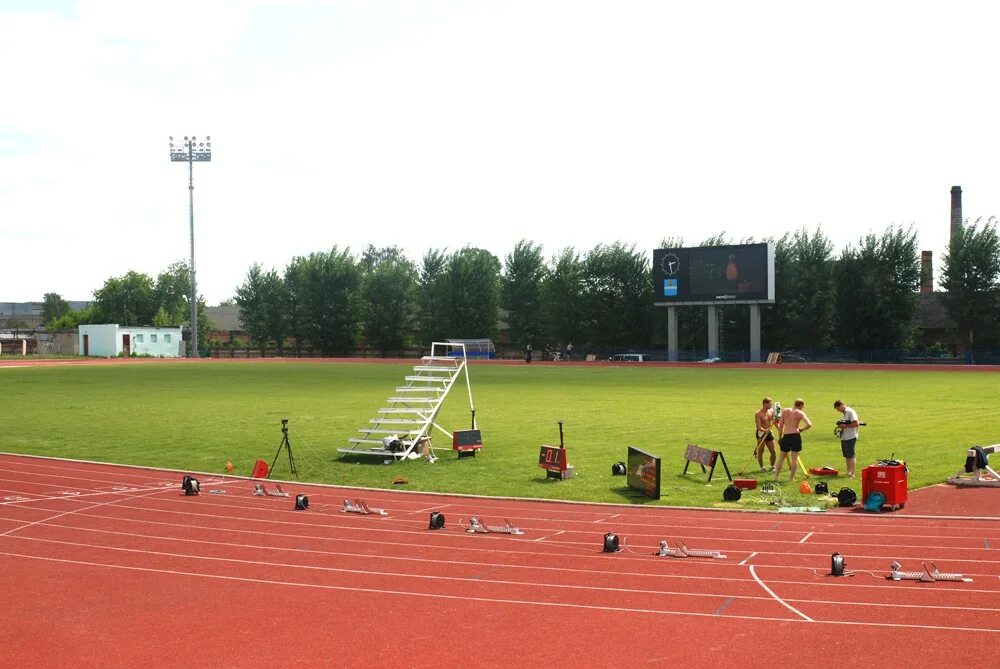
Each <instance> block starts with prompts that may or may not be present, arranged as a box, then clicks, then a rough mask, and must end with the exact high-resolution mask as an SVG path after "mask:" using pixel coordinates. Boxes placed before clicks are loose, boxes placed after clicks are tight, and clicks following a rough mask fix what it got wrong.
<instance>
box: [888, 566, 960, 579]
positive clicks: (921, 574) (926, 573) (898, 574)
mask: <svg viewBox="0 0 1000 669" xmlns="http://www.w3.org/2000/svg"><path fill="white" fill-rule="evenodd" d="M901 566H902V565H900V564H899V563H898V562H893V563H892V564H891V565H889V569H891V570H892V571H890V572H889V575H888V576H886V577H885V578H886V580H887V581H920V582H921V583H935V582H937V581H957V582H964V583H972V579H971V578H966V577H965V576H963V575H962V574H947V573H943V572H941V571H939V570H938V568H937V565H936V564H934V563H933V562H931V568H932V569H933V571H931V570H930V569H928V568H927V565H926V564H923V563H921V564H920V566H921V567H923V568H924V570H923V571H900V567H901Z"/></svg>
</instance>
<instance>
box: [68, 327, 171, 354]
mask: <svg viewBox="0 0 1000 669" xmlns="http://www.w3.org/2000/svg"><path fill="white" fill-rule="evenodd" d="M78 338H79V347H80V348H79V352H80V355H86V356H91V357H99V358H107V357H114V356H117V355H133V354H134V355H151V356H154V357H157V358H160V357H162V358H179V357H181V355H182V351H181V329H180V328H179V327H174V328H157V327H142V326H134V325H133V326H128V327H122V326H120V325H117V324H114V323H112V324H109V325H81V326H80V330H79V335H78Z"/></svg>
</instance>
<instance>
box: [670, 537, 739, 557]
mask: <svg viewBox="0 0 1000 669" xmlns="http://www.w3.org/2000/svg"><path fill="white" fill-rule="evenodd" d="M674 543H676V544H677V548H671V547H670V545H669V544H668V543H667V540H666V539H663V540H662V541H660V550H659V551H658V552H656V553H653V555H656V556H657V557H678V558H688V557H706V558H715V559H719V560H721V559H724V558H725V557H726V556H725V555H723V554H722V551H711V550H703V549H699V548H688V547H687V546H686V545H685V544H684V542H683V541H681V540H680V539H676V540H675V542H674Z"/></svg>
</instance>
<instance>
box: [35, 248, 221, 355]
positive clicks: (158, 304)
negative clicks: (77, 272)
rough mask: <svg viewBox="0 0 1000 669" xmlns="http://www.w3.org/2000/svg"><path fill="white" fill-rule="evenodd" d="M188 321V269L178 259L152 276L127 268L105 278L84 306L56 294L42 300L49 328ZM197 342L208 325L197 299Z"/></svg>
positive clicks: (202, 339) (167, 324)
mask: <svg viewBox="0 0 1000 669" xmlns="http://www.w3.org/2000/svg"><path fill="white" fill-rule="evenodd" d="M190 320H191V271H190V266H189V265H188V264H187V263H186V262H184V261H182V260H178V261H177V262H174V263H172V264H171V265H170V266H168V267H167V268H166V269H165V270H163V271H161V272H160V273H159V274H157V276H156V278H155V279H154V278H153V277H151V276H149V275H148V274H144V273H141V272H136V271H134V270H130V271H128V272H126V273H125V274H124V275H122V276H118V277H109V278H108V279H106V280H105V282H104V285H103V286H101V287H100V288H98V289H97V290H95V291H94V300H93V301H92V302H91V303H90V306H88V307H86V308H84V309H72V308H70V305H69V302H67V301H66V300H65V299H63V297H62V296H61V295H59V294H58V293H46V294H45V297H44V299H43V300H42V322H43V323H45V327H46V328H48V329H49V330H72V329H74V328H76V327H78V326H79V325H81V324H87V323H97V324H100V323H118V324H120V325H124V326H129V325H152V326H155V327H177V326H180V325H183V324H185V323H188V322H189V321H190ZM198 323H199V326H200V327H199V329H198V345H199V347H203V346H205V342H206V340H207V339H206V338H207V335H208V332H209V331H210V329H211V327H212V324H211V322H210V321H209V319H208V318H207V317H206V316H205V302H204V300H203V299H199V300H198Z"/></svg>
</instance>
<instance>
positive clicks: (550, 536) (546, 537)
mask: <svg viewBox="0 0 1000 669" xmlns="http://www.w3.org/2000/svg"><path fill="white" fill-rule="evenodd" d="M565 531H566V530H559V531H558V532H556V533H555V534H550V535H548V536H544V537H538V538H537V539H532V541H544V540H545V539H551V538H552V537H558V536H559V535H560V534H562V533H563V532H565Z"/></svg>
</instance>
